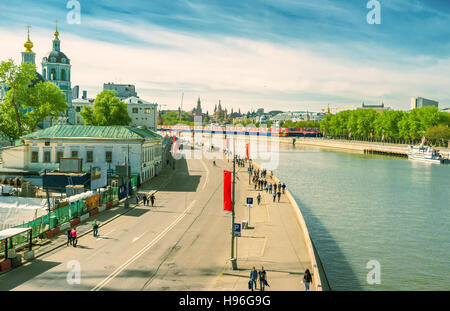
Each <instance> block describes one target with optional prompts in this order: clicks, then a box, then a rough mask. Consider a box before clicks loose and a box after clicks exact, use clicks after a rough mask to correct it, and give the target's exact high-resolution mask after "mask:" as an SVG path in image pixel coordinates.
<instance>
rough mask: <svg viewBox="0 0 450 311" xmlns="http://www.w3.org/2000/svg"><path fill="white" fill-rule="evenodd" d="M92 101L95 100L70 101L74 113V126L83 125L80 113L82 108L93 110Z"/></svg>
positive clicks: (78, 99)
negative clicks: (86, 107)
mask: <svg viewBox="0 0 450 311" xmlns="http://www.w3.org/2000/svg"><path fill="white" fill-rule="evenodd" d="M94 101H95V98H77V99H73V100H72V107H73V110H74V111H75V117H74V119H75V124H81V125H82V124H84V120H83V117H82V116H81V114H80V112H81V111H83V107H84V106H88V107H90V108H91V109H94Z"/></svg>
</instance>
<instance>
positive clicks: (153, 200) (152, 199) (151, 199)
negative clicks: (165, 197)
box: [150, 193, 155, 207]
mask: <svg viewBox="0 0 450 311" xmlns="http://www.w3.org/2000/svg"><path fill="white" fill-rule="evenodd" d="M150 202H152V207H153V204H154V203H155V195H154V194H153V193H152V194H151V195H150Z"/></svg>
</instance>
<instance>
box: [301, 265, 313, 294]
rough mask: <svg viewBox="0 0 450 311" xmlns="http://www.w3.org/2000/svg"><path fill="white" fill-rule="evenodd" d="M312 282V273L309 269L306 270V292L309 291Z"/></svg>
mask: <svg viewBox="0 0 450 311" xmlns="http://www.w3.org/2000/svg"><path fill="white" fill-rule="evenodd" d="M311 282H312V277H311V273H310V272H309V269H306V271H305V273H304V275H303V283H305V290H306V291H309V283H311Z"/></svg>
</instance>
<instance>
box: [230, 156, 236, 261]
mask: <svg viewBox="0 0 450 311" xmlns="http://www.w3.org/2000/svg"><path fill="white" fill-rule="evenodd" d="M233 151H234V150H233ZM235 183H236V154H234V155H233V197H232V199H231V265H232V268H233V270H237V258H235V257H234V196H235Z"/></svg>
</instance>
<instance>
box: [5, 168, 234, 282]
mask: <svg viewBox="0 0 450 311" xmlns="http://www.w3.org/2000/svg"><path fill="white" fill-rule="evenodd" d="M217 162H218V166H216V167H214V166H213V165H212V161H211V160H187V161H186V160H179V161H177V168H176V170H175V171H174V172H173V173H172V174H171V175H169V176H170V177H165V176H159V177H158V178H167V182H166V185H165V186H163V187H162V188H161V189H160V191H159V192H158V193H157V194H156V204H155V207H153V208H152V207H144V206H138V207H136V208H135V209H133V210H132V211H130V212H128V213H127V214H125V215H123V216H120V217H119V218H117V219H116V220H114V221H112V222H110V223H108V224H106V225H105V226H102V227H101V229H100V232H99V234H100V236H99V237H98V238H94V237H93V236H92V235H90V234H89V235H86V236H84V237H81V238H80V239H79V243H78V247H77V248H73V247H71V246H68V247H63V248H60V249H58V250H55V251H54V252H51V253H49V254H47V255H45V256H43V257H40V258H38V259H37V260H35V261H34V262H32V263H30V264H26V265H24V266H22V267H19V268H17V269H15V270H13V271H11V272H9V273H7V274H4V275H2V276H0V290H11V289H14V290H166V289H170V290H200V289H207V288H209V287H210V286H211V285H212V283H213V281H214V280H215V278H216V277H217V276H218V275H219V274H220V272H221V271H222V269H223V266H224V264H225V260H224V258H228V257H229V243H230V241H229V240H230V238H229V237H230V235H229V231H230V230H229V229H230V227H231V225H230V216H229V215H228V214H227V213H225V212H224V211H223V210H222V198H223V190H222V189H223V186H222V179H223V178H222V169H221V167H224V166H225V165H226V162H223V161H217ZM146 187H147V188H148V189H150V188H151V186H146ZM144 190H145V186H144ZM226 245H228V247H226ZM72 261H77V262H78V263H79V264H80V268H81V283H80V284H69V283H68V282H67V276H68V272H69V271H70V270H71V269H72V268H73V266H68V264H70V263H71V262H72ZM205 283H206V284H205Z"/></svg>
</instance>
